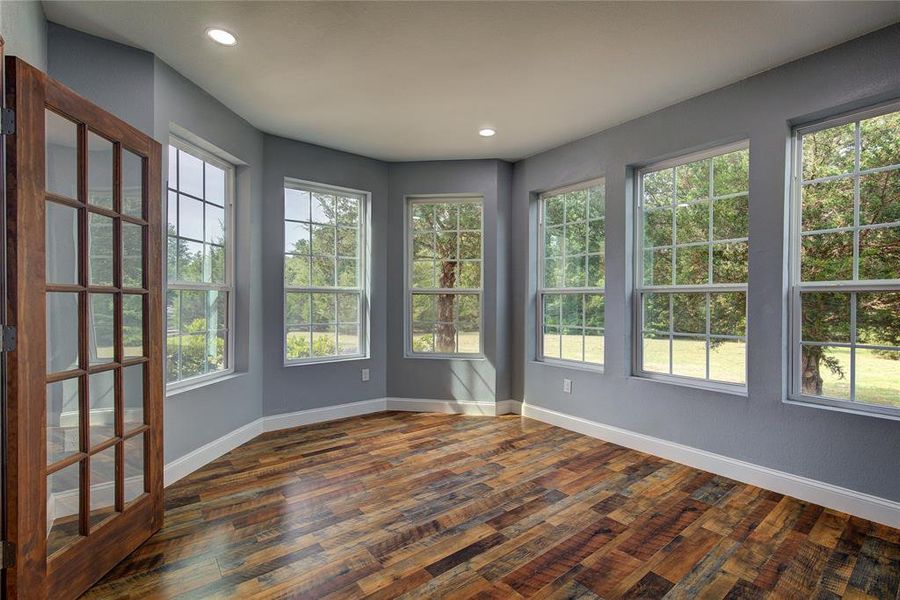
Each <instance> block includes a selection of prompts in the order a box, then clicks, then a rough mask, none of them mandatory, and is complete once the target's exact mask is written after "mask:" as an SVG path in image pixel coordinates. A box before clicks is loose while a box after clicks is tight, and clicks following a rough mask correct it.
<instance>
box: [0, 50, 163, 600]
mask: <svg viewBox="0 0 900 600" xmlns="http://www.w3.org/2000/svg"><path fill="white" fill-rule="evenodd" d="M5 66H6V81H7V84H6V90H4V93H5V94H6V101H7V106H8V107H10V108H14V109H15V111H16V130H17V133H16V134H13V135H9V136H6V139H5V144H6V165H5V168H6V170H7V171H6V172H7V207H6V218H7V265H8V274H7V297H8V305H7V315H6V319H7V323H8V324H9V325H12V326H15V327H16V328H17V331H18V341H17V345H16V348H15V350H14V351H12V352H10V353H8V356H7V364H8V379H7V393H8V399H9V401H8V402H9V403H8V414H9V421H8V423H9V428H8V431H7V436H8V444H9V460H8V482H9V485H8V490H9V493H8V495H7V498H6V503H7V510H8V529H7V532H8V539H9V541H10V543H11V544H13V545H14V552H15V564H14V566H12V567H11V568H10V569H8V572H7V578H6V579H7V581H6V591H7V595H8V597H9V598H45V597H51V598H71V597H76V596H78V595H79V594H81V593H82V592H83V591H84V590H85V589H87V588H88V587H89V586H90V585H92V584H93V583H94V582H96V581H97V580H98V579H99V578H100V577H102V576H103V574H105V573H106V572H107V571H108V570H109V569H110V568H112V567H113V566H114V565H115V564H116V563H117V562H119V560H121V558H123V557H124V556H126V555H127V554H128V553H130V552H131V551H132V550H134V548H136V547H137V546H138V545H139V544H140V543H141V542H143V541H144V540H145V539H146V538H147V537H149V535H150V534H152V532H154V531H156V530H157V529H159V527H160V526H161V525H162V514H163V497H162V489H163V486H162V480H163V449H162V442H163V439H162V407H163V398H164V393H163V383H162V382H163V374H162V368H163V366H162V355H163V346H162V331H163V326H162V310H163V305H162V280H161V277H162V254H161V252H162V244H161V241H160V240H161V239H162V237H161V235H162V234H161V219H162V212H161V206H160V203H161V201H162V196H161V191H160V188H161V172H160V170H161V166H160V165H161V146H160V144H159V143H157V142H156V141H154V140H153V139H152V138H150V137H149V136H147V135H145V134H144V133H142V132H140V131H138V130H137V129H135V128H134V127H132V126H130V125H128V124H127V123H125V122H124V121H121V120H120V119H118V118H116V117H113V116H112V115H110V114H109V113H107V112H106V111H103V110H101V109H100V108H98V107H96V106H95V105H93V104H91V103H90V101H88V100H86V99H85V98H82V97H81V96H79V95H77V94H76V93H75V92H73V91H72V90H70V89H68V88H67V87H65V86H63V85H62V84H60V83H59V82H57V81H55V80H53V79H51V78H50V77H48V76H47V75H46V74H44V73H42V72H41V71H39V70H38V69H35V68H34V67H32V66H30V65H28V64H27V63H25V62H23V61H21V60H19V59H16V58H15V57H8V58H6V60H5ZM45 107H52V108H53V110H54V111H56V112H59V113H61V114H64V115H67V116H68V117H70V118H72V119H73V120H74V121H77V122H79V123H85V124H87V125H88V126H89V127H90V130H92V131H96V132H97V133H99V134H101V135H104V136H106V137H107V138H109V139H110V140H115V141H116V142H117V143H119V144H120V145H119V146H114V148H116V151H115V154H114V156H116V157H117V158H116V159H115V160H116V161H119V162H121V159H120V156H121V150H120V149H119V148H128V149H129V150H131V151H132V152H134V153H136V154H139V155H141V156H143V157H144V158H145V160H144V161H143V164H144V171H143V177H144V193H145V197H144V206H145V209H144V210H145V213H146V214H145V215H144V219H143V220H144V221H145V224H146V227H144V228H143V248H144V254H145V261H144V277H145V286H146V290H147V291H146V297H147V299H146V301H145V304H144V319H143V335H144V338H143V339H144V347H145V353H146V356H147V361H146V362H145V363H144V364H145V365H146V367H145V368H146V369H147V371H148V373H147V374H146V379H145V389H144V414H145V422H146V424H147V426H148V429H147V431H146V432H145V434H144V435H145V436H147V437H146V439H145V456H144V469H145V478H146V479H145V481H146V482H147V486H148V487H147V488H146V489H148V490H149V493H148V494H147V495H146V496H144V497H142V498H140V499H138V500H136V501H134V502H133V503H132V504H130V505H129V506H127V507H125V508H124V510H123V511H122V513H121V516H118V517H116V518H115V519H113V520H112V521H110V522H108V523H107V524H105V525H104V526H103V527H101V528H100V529H99V530H98V531H97V532H96V533H91V535H90V536H89V537H80V538H79V539H78V540H77V541H75V542H73V543H72V544H71V545H70V546H68V547H67V548H66V549H65V550H64V551H61V553H60V554H55V555H54V556H53V557H52V560H48V557H47V555H46V545H47V541H46V528H47V521H46V519H47V502H46V498H47V477H46V468H47V464H46V460H47V459H46V452H47V451H46V441H45V436H46V432H45V427H46V418H47V416H46V412H47V407H46V380H47V372H46V371H47V369H46V323H45V321H46V304H45V296H46V291H45V289H46V279H45V243H44V237H45V236H44V234H43V232H44V227H45V207H46V200H45V198H46V196H47V194H46V192H45V148H44V144H45V139H44V137H45V136H44V111H45ZM80 127H81V129H82V130H83V131H85V130H84V125H81V126H80ZM25 132H40V135H25ZM85 137H86V135H85V133H82V135H80V138H79V139H80V142H79V147H78V153H79V167H78V179H79V181H78V186H79V194H78V195H79V201H81V202H84V203H85V206H84V207H82V208H80V209H79V210H80V211H85V212H84V214H83V215H80V216H79V219H80V220H81V221H85V222H86V220H87V212H86V211H87V209H86V202H87V198H86V194H85V190H86V185H87V184H86V181H85V171H86V167H85V166H84V165H85V163H84V156H85V154H84V153H86V151H87V150H86V141H85ZM119 183H120V181H119V179H118V178H115V179H114V182H113V185H114V190H115V191H114V195H115V196H114V197H120V196H121V194H120V192H119V190H120V186H119ZM114 208H116V209H117V208H119V205H118V201H117V203H116V204H114ZM79 231H80V233H79V238H84V237H85V234H86V230H85V225H84V224H83V223H82V225H81V227H80V229H79ZM35 232H39V233H38V235H35ZM29 233H30V234H29ZM113 240H114V243H116V244H120V243H121V242H120V237H119V236H117V235H114V236H113ZM85 241H86V240H84V239H80V240H79V251H80V252H85V248H86V246H85V245H83V244H84V243H85ZM121 252H122V249H121V246H119V248H118V250H117V253H118V254H119V255H121ZM117 266H118V263H117ZM116 277H121V275H120V273H117V275H116ZM83 283H84V284H85V285H86V284H87V282H86V281H83ZM119 289H120V290H121V289H122V287H120V288H119ZM85 293H86V292H85ZM84 304H85V302H82V317H81V318H80V321H82V323H83V318H84V317H83V313H84ZM120 312H121V311H120V310H117V311H116V312H115V313H114V314H115V315H116V317H115V319H116V325H121V323H120V322H119V318H120V317H119V314H120ZM83 333H84V332H82V334H83ZM115 335H116V339H117V340H121V334H120V332H119V331H118V330H116V333H115ZM120 346H121V344H120V342H119V341H117V342H116V346H115V347H116V352H117V353H118V352H119V351H120ZM117 360H118V361H121V356H118V354H117ZM79 366H80V368H84V366H85V363H84V361H83V358H82V362H80V365H79ZM84 376H85V377H86V375H84ZM119 379H121V378H119ZM118 385H121V382H119V383H118ZM120 391H121V390H120ZM118 397H119V399H120V401H121V394H118ZM81 406H82V407H83V406H84V403H83V401H82V404H81ZM82 413H84V411H82ZM120 414H121V412H120ZM81 417H82V419H83V420H86V419H87V415H85V414H82V415H81ZM82 427H83V425H82ZM117 431H119V433H120V434H121V433H123V432H122V431H121V429H120V428H119V429H117ZM121 468H122V461H121V458H120V459H118V460H117V469H121ZM119 476H123V475H122V474H121V472H120V475H119ZM117 477H118V476H117ZM87 485H88V486H89V485H90V482H89V481H88V483H87ZM84 497H85V496H82V501H81V502H82V510H81V513H82V514H81V518H82V519H85V518H86V514H85V510H86V509H88V510H89V507H85V506H83V504H84ZM116 505H117V506H121V500H120V499H119V498H117V501H116ZM99 549H102V550H103V551H98V550H99ZM63 558H64V559H65V560H61V559H63Z"/></svg>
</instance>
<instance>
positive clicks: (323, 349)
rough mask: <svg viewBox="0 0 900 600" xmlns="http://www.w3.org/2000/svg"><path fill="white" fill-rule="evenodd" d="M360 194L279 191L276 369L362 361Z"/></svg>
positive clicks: (298, 188)
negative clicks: (280, 294) (280, 351)
mask: <svg viewBox="0 0 900 600" xmlns="http://www.w3.org/2000/svg"><path fill="white" fill-rule="evenodd" d="M367 201H368V194H366V193H364V192H357V191H353V190H346V189H342V188H335V187H330V186H323V185H318V184H310V183H306V182H300V181H296V180H291V179H287V180H285V184H284V362H285V364H303V363H310V362H323V361H334V360H344V359H348V358H362V357H365V356H367V355H368V335H367V333H368V328H367V307H368V297H367V285H366V283H367V276H366V252H365V251H364V249H365V248H366V233H367V230H366V219H367V207H366V205H367Z"/></svg>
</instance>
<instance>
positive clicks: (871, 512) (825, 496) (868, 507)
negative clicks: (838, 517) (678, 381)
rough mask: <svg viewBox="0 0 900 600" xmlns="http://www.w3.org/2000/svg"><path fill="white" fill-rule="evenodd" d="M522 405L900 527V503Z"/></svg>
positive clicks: (543, 417) (530, 412)
mask: <svg viewBox="0 0 900 600" xmlns="http://www.w3.org/2000/svg"><path fill="white" fill-rule="evenodd" d="M521 408H522V413H521V414H522V415H523V416H526V417H529V418H532V419H536V420H538V421H542V422H544V423H548V424H550V425H556V426H557V427H562V428H563V429H568V430H570V431H575V432H578V433H582V434H584V435H589V436H591V437H595V438H599V439H601V440H604V441H607V442H612V443H614V444H618V445H620V446H625V447H626V448H631V449H633V450H639V451H641V452H646V453H648V454H653V455H656V456H659V457H662V458H665V459H668V460H672V461H675V462H678V463H682V464H685V465H688V466H691V467H695V468H697V469H702V470H704V471H709V472H710V473H715V474H717V475H722V476H724V477H729V478H731V479H735V480H737V481H740V482H742V483H748V484H750V485H755V486H757V487H761V488H765V489H767V490H772V491H774V492H778V493H779V494H785V495H787V496H793V497H794V498H798V499H800V500H805V501H807V502H813V503H815V504H819V505H821V506H825V507H827V508H831V509H834V510H838V511H841V512H845V513H849V514H852V515H855V516H858V517H862V518H864V519H869V520H871V521H876V522H878V523H882V524H884V525H889V526H891V527H896V528H900V502H894V501H892V500H887V499H885V498H880V497H878V496H872V495H869V494H864V493H862V492H856V491H854V490H851V489H847V488H843V487H840V486H836V485H832V484H830V483H825V482H823V481H817V480H815V479H809V478H807V477H801V476H799V475H793V474H791V473H786V472H784V471H778V470H775V469H770V468H768V467H762V466H760V465H755V464H752V463H748V462H745V461H742V460H737V459H734V458H729V457H727V456H722V455H721V454H715V453H713V452H707V451H706V450H700V449H698V448H693V447H691V446H685V445H683V444H678V443H675V442H670V441H667V440H663V439H660V438H656V437H652V436H649V435H644V434H642V433H636V432H634V431H629V430H627V429H621V428H619V427H614V426H612V425H604V424H603V423H597V422H595V421H589V420H587V419H583V418H581V417H575V416H572V415H567V414H565V413H561V412H557V411H555V410H551V409H548V408H542V407H540V406H535V405H533V404H522V405H521Z"/></svg>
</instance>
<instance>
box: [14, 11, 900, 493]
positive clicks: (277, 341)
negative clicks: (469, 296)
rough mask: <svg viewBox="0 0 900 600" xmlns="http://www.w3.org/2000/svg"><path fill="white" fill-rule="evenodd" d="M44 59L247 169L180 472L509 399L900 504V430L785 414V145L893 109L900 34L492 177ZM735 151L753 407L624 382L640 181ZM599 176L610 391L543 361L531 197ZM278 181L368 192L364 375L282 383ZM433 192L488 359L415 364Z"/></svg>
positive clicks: (128, 76) (347, 372)
mask: <svg viewBox="0 0 900 600" xmlns="http://www.w3.org/2000/svg"><path fill="white" fill-rule="evenodd" d="M4 4H6V3H4ZM3 14H4V15H6V14H7V13H3ZM38 29H39V28H38ZM11 47H12V46H11ZM48 56H49V58H48V63H49V69H50V74H51V75H52V76H54V77H57V78H59V79H61V80H63V81H64V82H65V83H67V84H68V85H70V86H71V87H73V88H75V89H76V90H77V91H79V92H80V93H82V94H84V95H86V96H87V97H88V98H90V99H92V100H93V101H95V102H97V103H99V104H100V105H101V106H105V107H106V108H108V109H109V110H111V111H112V112H114V113H116V114H118V115H119V116H121V117H123V118H125V119H126V120H128V121H130V122H132V123H133V124H135V125H136V126H138V127H139V128H141V129H143V130H144V131H147V132H149V133H151V134H153V135H154V136H155V137H157V139H159V140H161V141H163V142H165V140H166V138H167V136H168V132H169V128H170V127H172V126H174V127H177V128H180V129H179V130H185V131H188V132H191V133H193V134H195V135H197V136H199V137H201V138H203V139H205V140H207V141H208V142H210V143H212V144H214V145H215V146H216V147H218V148H220V149H223V150H225V151H226V152H228V153H229V154H232V155H233V156H234V157H235V158H236V159H238V160H239V162H241V163H244V164H243V165H242V166H241V167H239V169H238V197H237V205H238V209H237V210H238V215H237V219H236V220H237V234H238V240H237V302H238V319H237V332H236V339H237V340H238V342H239V346H238V349H237V356H236V362H237V365H238V373H237V374H236V375H235V376H234V377H231V378H228V379H226V380H223V381H219V382H217V383H214V384H211V385H208V386H205V387H204V388H201V389H197V390H191V391H185V392H182V393H180V394H178V395H176V396H172V397H170V398H169V399H167V402H166V459H167V460H172V459H173V458H176V457H178V456H182V455H183V454H185V453H187V452H189V451H190V450H192V449H194V448H197V447H198V446H200V445H202V444H203V443H205V442H207V441H210V440H212V439H215V438H217V437H219V436H221V435H223V434H225V433H227V432H229V431H231V430H233V429H235V428H237V427H239V426H241V425H243V424H245V423H247V422H249V421H251V420H253V419H255V418H257V417H258V416H260V415H262V414H277V413H281V412H289V411H292V410H299V409H303V408H311V407H318V406H324V405H329V404H340V403H344V402H349V401H353V400H359V399H365V398H373V397H380V396H383V395H389V396H406V397H419V398H420V397H426V398H442V399H462V400H493V399H505V398H508V397H513V398H519V399H525V400H527V401H528V402H529V403H532V404H536V405H540V406H545V407H548V408H552V409H556V410H559V411H562V412H565V413H569V414H573V415H576V416H581V417H584V418H587V419H592V420H596V421H600V422H603V423H608V424H611V425H616V426H619V427H624V428H627V429H631V430H634V431H638V432H641V433H645V434H648V435H653V436H657V437H660V438H663V439H668V440H672V441H676V442H679V443H683V444H687V445H690V446H694V447H697V448H702V449H705V450H709V451H712V452H718V453H721V454H724V455H726V456H732V457H735V458H739V459H742V460H746V461H749V462H753V463H756V464H760V465H765V466H770V467H773V468H777V469H781V470H784V471H788V472H791V473H796V474H799V475H804V476H807V477H812V478H815V479H819V480H823V481H827V482H831V483H834V484H837V485H842V486H846V487H849V488H851V489H856V490H860V491H863V492H868V493H872V494H875V495H879V496H883V497H886V498H890V499H894V500H900V479H898V478H896V477H887V476H885V474H887V473H894V472H896V457H897V456H898V455H900V422H897V421H890V420H885V419H878V418H874V417H866V416H858V415H851V414H846V413H839V412H835V411H828V410H823V409H817V408H811V407H806V406H796V405H789V404H785V403H783V402H782V399H783V397H784V389H785V383H786V373H785V363H786V358H787V336H786V309H787V303H786V298H787V279H786V269H785V267H786V239H787V238H786V230H787V212H786V209H787V204H786V194H785V191H786V190H785V188H786V176H787V171H786V160H787V159H786V154H785V153H786V148H787V139H788V136H789V133H790V128H791V125H792V124H795V123H800V122H803V121H807V120H811V119H813V118H816V117H820V116H825V115H826V114H829V113H833V112H837V111H840V110H843V109H848V108H853V107H858V106H862V105H865V104H869V103H872V102H876V101H879V100H882V99H887V98H890V97H897V96H900V26H894V27H891V28H888V29H885V30H882V31H880V32H876V33H874V34H871V35H869V36H866V37H864V38H860V39H858V40H855V41H853V42H850V43H848V44H845V45H843V46H840V47H837V48H834V49H831V50H828V51H825V52H822V53H819V54H816V55H813V56H810V57H807V58H804V59H802V60H800V61H797V62H794V63H791V64H789V65H786V66H783V67H781V68H778V69H775V70H773V71H769V72H767V73H764V74H761V75H758V76H756V77H753V78H751V79H748V80H746V81H743V82H740V83H738V84H735V85H732V86H729V87H727V88H724V89H721V90H717V91H715V92H712V93H709V94H705V95H703V96H700V97H697V98H694V99H692V100H690V101H687V102H684V103H681V104H679V105H676V106H673V107H670V108H668V109H665V110H662V111H659V112H657V113H654V114H651V115H648V116H645V117H642V118H640V119H637V120H635V121H632V122H629V123H626V124H624V125H621V126H618V127H615V128H612V129H610V130H608V131H605V132H602V133H599V134H596V135H593V136H590V137H588V138H585V139H583V140H579V141H577V142H573V143H571V144H567V145H565V146H562V147H559V148H556V149H553V150H550V151H548V152H544V153H541V154H539V155H536V156H533V157H530V158H528V159H526V160H523V161H520V162H518V163H516V164H515V165H509V164H507V163H503V162H501V161H491V160H484V161H447V162H424V163H401V164H392V165H387V164H384V163H381V162H378V161H375V160H371V159H367V158H364V157H359V156H354V155H349V154H345V153H341V152H336V151H333V150H328V149H324V148H320V147H317V146H313V145H310V144H304V143H302V142H295V141H291V140H286V139H283V138H278V137H274V136H268V135H262V134H260V133H259V132H258V131H256V130H255V129H254V128H252V127H251V126H250V125H249V124H247V123H246V122H245V121H243V120H242V119H240V118H239V117H237V116H236V115H234V114H233V113H232V112H231V111H229V110H228V109H227V108H226V107H224V106H223V105H221V104H220V103H219V102H218V101H216V100H215V99H214V98H212V97H211V96H209V95H208V94H206V93H205V92H203V91H202V90H201V89H199V88H198V87H197V86H195V85H194V84H193V83H191V82H190V81H188V80H186V79H185V78H183V77H181V76H180V75H178V74H177V73H175V72H174V71H173V70H172V69H170V68H169V67H168V66H167V65H165V64H164V63H162V62H160V61H158V60H157V59H155V58H154V57H152V55H149V54H147V53H144V52H141V51H138V50H135V49H132V48H127V47H125V46H121V45H119V44H114V43H111V42H108V41H105V40H100V39H99V38H93V37H91V36H87V35H84V34H80V33H77V32H73V31H71V30H67V29H66V28H63V27H59V26H56V25H51V27H50V39H49V49H48ZM74 56H77V57H78V61H74V60H73V58H72V57H74ZM34 62H37V61H34ZM82 64H90V65H91V67H90V69H89V70H88V69H85V68H83V67H82V66H81V65H82ZM98 65H99V67H98ZM738 139H749V140H750V142H751V173H750V186H751V196H752V198H751V205H750V236H751V250H750V290H751V291H750V295H749V314H750V322H749V331H748V336H749V346H750V349H749V360H748V366H749V375H750V378H749V380H750V388H749V394H748V396H746V397H742V396H734V395H726V394H721V393H715V392H711V391H703V390H697V389H693V388H687V387H682V386H676V385H671V384H665V383H659V382H651V381H647V380H642V379H637V378H634V377H631V376H630V375H629V373H630V348H631V339H630V337H631V334H630V311H629V309H628V307H629V305H630V304H629V303H630V287H629V286H630V278H631V266H630V245H631V225H632V224H631V204H632V198H631V189H632V188H631V185H632V183H631V180H630V172H631V169H632V168H633V167H635V166H637V165H640V164H645V163H648V162H652V161H655V160H659V159H663V158H667V157H671V156H676V155H679V154H682V153H685V152H689V151H691V150H696V149H701V148H706V147H711V146H715V145H718V144H720V143H725V142H729V141H734V140H738ZM600 175H605V176H606V181H607V228H608V229H607V247H606V256H607V281H608V287H607V313H606V323H607V341H608V344H607V352H606V357H607V358H606V360H607V364H606V367H605V372H604V373H603V374H597V373H593V372H589V371H585V370H579V369H571V368H561V367H554V366H549V365H544V364H540V363H536V362H534V360H533V359H534V341H535V330H534V329H535V327H534V300H533V298H534V285H535V281H534V279H535V270H534V261H535V246H536V244H535V236H536V230H535V223H536V219H535V196H536V193H538V192H540V191H542V190H547V189H551V188H554V187H557V186H560V185H565V184H569V183H573V182H577V181H583V180H586V179H590V178H593V177H597V176H600ZM285 176H290V177H297V178H301V179H308V180H313V181H318V182H321V183H330V184H335V185H340V186H345V187H352V188H357V189H362V190H366V191H369V192H371V193H372V197H373V206H372V216H373V220H372V230H373V235H372V240H373V246H372V269H371V270H372V282H373V283H372V319H371V321H372V343H371V352H372V358H371V359H368V360H365V361H353V362H347V363H335V364H326V365H317V366H302V367H288V368H285V367H284V366H283V365H282V359H281V336H282V333H281V315H282V298H281V294H282V291H281V283H280V280H281V246H282V235H283V234H282V233H281V231H282V224H281V216H282V210H283V208H282V200H281V181H282V179H283V177H285ZM439 193H474V194H480V195H483V196H484V200H485V231H486V239H485V254H484V257H485V313H484V322H485V327H484V331H485V344H484V346H485V354H486V358H485V359H484V360H480V361H466V360H439V359H406V358H404V351H403V348H404V333H403V332H404V327H403V323H404V319H405V316H404V312H403V306H404V302H403V297H404V288H405V286H404V268H403V265H404V246H403V237H404V235H405V233H404V232H405V227H404V225H405V223H404V207H405V198H406V196H407V195H415V194H439ZM263 232H268V233H269V235H267V236H266V237H264V236H263ZM264 315H265V317H264ZM365 366H367V367H369V368H370V370H371V377H372V379H371V381H370V382H369V383H367V384H364V383H362V382H361V381H360V378H359V369H360V368H362V367H365ZM563 377H568V378H570V379H572V380H573V393H572V394H571V395H567V394H562V392H561V387H562V386H561V383H562V382H561V380H562V378H563Z"/></svg>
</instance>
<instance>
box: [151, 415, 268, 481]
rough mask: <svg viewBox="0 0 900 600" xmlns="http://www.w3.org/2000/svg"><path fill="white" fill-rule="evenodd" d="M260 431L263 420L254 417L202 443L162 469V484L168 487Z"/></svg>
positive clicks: (261, 430)
mask: <svg viewBox="0 0 900 600" xmlns="http://www.w3.org/2000/svg"><path fill="white" fill-rule="evenodd" d="M262 432H263V420H262V419H256V420H255V421H251V422H250V423H247V424H246V425H243V426H241V427H238V428H237V429H235V430H234V431H231V432H229V433H226V434H225V435H223V436H222V437H220V438H217V439H215V440H213V441H211V442H209V443H206V444H203V445H202V446H200V447H199V448H197V449H196V450H192V451H191V452H188V453H187V454H185V455H184V456H182V457H180V458H176V459H175V460H173V461H172V462H170V463H169V464H167V465H166V466H165V469H163V485H164V486H167V487H168V486H169V485H172V484H173V483H175V482H176V481H178V480H179V479H181V478H182V477H187V476H188V475H190V474H191V473H193V472H194V471H196V470H197V469H199V468H200V467H202V466H203V465H206V464H208V463H211V462H212V461H214V460H216V459H217V458H219V457H220V456H222V455H223V454H226V453H228V452H230V451H232V450H234V449H235V448H237V447H238V446H240V445H241V444H244V443H246V442H249V441H250V440H252V439H253V438H255V437H256V436H258V435H259V434H261V433H262Z"/></svg>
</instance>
